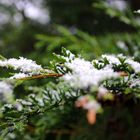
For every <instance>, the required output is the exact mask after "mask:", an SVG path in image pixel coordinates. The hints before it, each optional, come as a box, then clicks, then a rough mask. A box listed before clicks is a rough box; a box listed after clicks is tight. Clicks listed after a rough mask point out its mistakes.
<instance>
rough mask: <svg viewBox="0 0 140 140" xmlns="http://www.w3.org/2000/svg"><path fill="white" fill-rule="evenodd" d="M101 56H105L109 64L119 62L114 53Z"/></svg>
mask: <svg viewBox="0 0 140 140" xmlns="http://www.w3.org/2000/svg"><path fill="white" fill-rule="evenodd" d="M102 58H106V59H107V60H108V61H109V63H110V64H117V65H118V64H120V61H119V59H118V58H117V57H116V56H114V55H102Z"/></svg>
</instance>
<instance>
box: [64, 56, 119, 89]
mask: <svg viewBox="0 0 140 140" xmlns="http://www.w3.org/2000/svg"><path fill="white" fill-rule="evenodd" d="M66 66H67V67H68V68H69V69H71V70H72V72H71V73H68V74H65V75H64V76H63V77H62V79H63V80H64V81H66V82H68V83H69V84H70V85H71V86H72V87H76V88H88V87H91V86H93V85H94V86H97V85H98V84H99V83H100V82H101V81H102V80H105V79H107V78H111V77H117V76H118V74H117V73H115V72H114V71H113V70H112V69H111V68H109V67H105V68H104V69H102V70H97V69H95V68H94V67H93V66H92V64H91V63H90V62H88V61H85V60H84V59H80V58H76V59H74V60H73V61H72V62H71V63H66Z"/></svg>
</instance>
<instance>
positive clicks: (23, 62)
mask: <svg viewBox="0 0 140 140" xmlns="http://www.w3.org/2000/svg"><path fill="white" fill-rule="evenodd" d="M0 67H7V68H13V69H14V70H20V71H21V72H24V73H28V72H39V71H41V70H42V67H41V65H37V64H36V62H35V61H33V60H31V59H26V58H23V57H19V59H15V58H10V59H5V60H0Z"/></svg>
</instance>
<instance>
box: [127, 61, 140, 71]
mask: <svg viewBox="0 0 140 140" xmlns="http://www.w3.org/2000/svg"><path fill="white" fill-rule="evenodd" d="M126 62H127V63H128V64H129V65H130V66H131V67H132V68H133V69H134V71H135V72H136V73H139V72H140V63H138V62H136V61H133V60H131V59H129V60H127V61H126Z"/></svg>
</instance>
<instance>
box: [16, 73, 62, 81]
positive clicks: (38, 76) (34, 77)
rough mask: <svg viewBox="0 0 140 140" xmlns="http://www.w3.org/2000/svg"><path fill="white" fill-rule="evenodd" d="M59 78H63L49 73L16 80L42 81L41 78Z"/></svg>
mask: <svg viewBox="0 0 140 140" xmlns="http://www.w3.org/2000/svg"><path fill="white" fill-rule="evenodd" d="M61 76H63V74H57V73H49V74H40V75H34V76H31V77H24V78H19V79H17V80H32V79H42V78H48V77H61Z"/></svg>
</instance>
